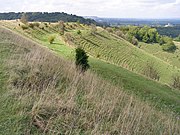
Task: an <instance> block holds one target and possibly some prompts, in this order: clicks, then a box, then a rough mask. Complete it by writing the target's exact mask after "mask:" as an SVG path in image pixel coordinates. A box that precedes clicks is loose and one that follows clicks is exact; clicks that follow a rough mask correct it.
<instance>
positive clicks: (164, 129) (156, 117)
mask: <svg viewBox="0 0 180 135" xmlns="http://www.w3.org/2000/svg"><path fill="white" fill-rule="evenodd" d="M0 32H1V33H4V35H8V37H7V40H9V41H10V42H13V43H15V44H17V46H16V47H15V48H16V49H13V50H12V51H13V52H14V53H13V55H12V54H10V55H11V59H9V60H8V61H7V64H8V67H10V68H11V71H10V72H9V75H10V78H9V89H10V91H9V92H10V96H12V97H13V98H14V99H15V100H16V101H18V102H19V105H20V106H22V107H21V110H19V112H16V113H17V114H19V113H21V114H24V115H28V117H30V119H28V120H29V121H28V123H29V126H28V129H26V130H25V133H24V134H31V133H32V129H33V127H36V130H37V131H38V132H39V133H43V134H92V135H94V134H97V135H99V134H107V135H109V134H113V135H115V134H122V135H132V134H133V135H136V134H137V135H141V134H142V135H146V134H148V135H149V134H152V135H155V134H163V135H167V134H174V135H177V134H179V133H180V131H179V130H180V129H179V121H178V118H173V117H172V116H170V115H165V114H163V113H161V112H159V111H156V110H155V109H153V108H152V107H150V106H149V105H148V104H146V103H143V102H140V101H139V100H137V99H135V98H134V97H133V96H130V95H127V94H126V93H124V92H123V91H122V90H121V89H119V88H117V87H114V86H112V85H110V84H108V83H107V82H105V81H103V80H101V79H100V78H98V77H97V76H96V75H94V74H92V73H90V72H89V71H87V72H86V73H85V74H84V75H82V74H80V73H79V71H77V70H76V68H75V66H74V63H72V62H68V61H65V60H63V59H61V58H60V57H58V56H56V55H54V54H53V53H51V52H49V51H48V50H46V49H45V48H41V47H40V46H38V45H37V44H36V43H33V42H32V41H30V40H28V39H26V38H24V37H21V36H19V35H17V34H14V33H12V32H10V31H8V30H5V29H0Z"/></svg>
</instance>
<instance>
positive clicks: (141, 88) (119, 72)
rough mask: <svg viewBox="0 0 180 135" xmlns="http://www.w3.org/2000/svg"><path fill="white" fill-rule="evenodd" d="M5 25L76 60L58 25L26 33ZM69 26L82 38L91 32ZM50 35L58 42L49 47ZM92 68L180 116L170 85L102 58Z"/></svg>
mask: <svg viewBox="0 0 180 135" xmlns="http://www.w3.org/2000/svg"><path fill="white" fill-rule="evenodd" d="M3 24H6V27H9V28H10V29H13V28H15V29H13V30H16V31H18V32H20V33H21V34H23V35H26V36H28V37H29V38H31V39H33V40H35V41H36V42H39V43H41V44H42V45H44V46H45V47H47V48H49V49H50V50H52V51H53V52H55V53H57V54H58V55H61V56H62V57H64V58H68V59H71V60H73V59H74V48H72V47H73V46H69V45H65V44H67V43H65V42H64V40H63V38H62V37H60V36H59V34H58V33H57V30H56V29H53V26H54V25H56V24H51V25H50V26H49V27H48V28H45V29H44V30H42V29H40V28H34V29H31V28H29V29H27V30H25V31H23V30H22V29H21V28H19V26H18V24H17V22H14V23H13V22H11V23H10V22H5V23H3ZM41 25H43V24H41ZM68 26H69V27H72V26H74V27H75V28H72V29H68V32H71V33H73V32H74V33H75V34H76V31H77V30H74V29H77V28H78V29H80V28H81V31H82V33H83V35H84V34H86V33H87V31H88V30H89V27H87V26H82V25H81V26H78V25H77V24H74V23H69V24H68ZM51 35H53V36H56V39H55V42H54V43H53V44H49V42H48V37H49V36H51ZM112 40H113V39H112ZM113 41H114V40H113ZM122 41H123V40H122ZM105 43H106V42H105ZM122 43H124V42H122ZM125 44H126V42H125ZM127 44H128V43H127ZM118 45H119V44H118ZM130 46H131V47H132V48H133V49H136V48H135V47H133V46H132V45H130ZM129 50H130V49H129ZM92 51H93V50H92ZM105 51H106V50H105ZM88 52H89V51H88ZM89 53H90V52H89ZM102 53H103V52H102ZM92 55H93V54H92ZM132 62H133V61H132ZM90 66H91V68H90V69H91V70H92V71H95V72H96V73H98V74H99V75H100V76H101V77H103V78H104V79H106V80H108V81H110V82H112V83H113V84H115V85H116V86H118V87H123V89H124V90H125V91H128V92H130V93H133V94H135V95H137V96H138V97H140V98H141V99H143V100H148V101H150V103H152V104H153V105H156V106H157V107H158V108H159V109H162V110H168V109H169V110H171V111H173V112H176V113H178V114H179V112H180V108H179V104H180V103H179V99H180V97H179V95H180V94H179V91H178V90H173V89H171V88H169V87H168V86H165V85H163V84H159V83H157V82H155V81H152V80H149V79H147V78H144V77H142V76H141V75H138V74H135V73H133V72H130V71H128V70H125V69H123V68H121V67H119V66H117V65H113V64H110V63H108V62H105V61H102V60H100V59H99V58H98V59H97V58H93V57H92V58H90Z"/></svg>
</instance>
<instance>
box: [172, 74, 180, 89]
mask: <svg viewBox="0 0 180 135" xmlns="http://www.w3.org/2000/svg"><path fill="white" fill-rule="evenodd" d="M172 81H173V83H172V87H174V88H176V89H179V90H180V75H175V76H173V77H172Z"/></svg>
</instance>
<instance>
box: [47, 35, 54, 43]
mask: <svg viewBox="0 0 180 135" xmlns="http://www.w3.org/2000/svg"><path fill="white" fill-rule="evenodd" d="M54 40H55V36H50V37H49V38H48V41H49V43H50V44H52V43H53V42H54Z"/></svg>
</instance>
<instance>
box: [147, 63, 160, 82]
mask: <svg viewBox="0 0 180 135" xmlns="http://www.w3.org/2000/svg"><path fill="white" fill-rule="evenodd" d="M143 74H144V75H145V76H147V77H148V78H151V79H153V80H157V81H159V79H160V74H159V72H158V70H157V69H156V68H155V66H154V63H152V62H148V63H147V64H146V66H145V67H144V69H143Z"/></svg>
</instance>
